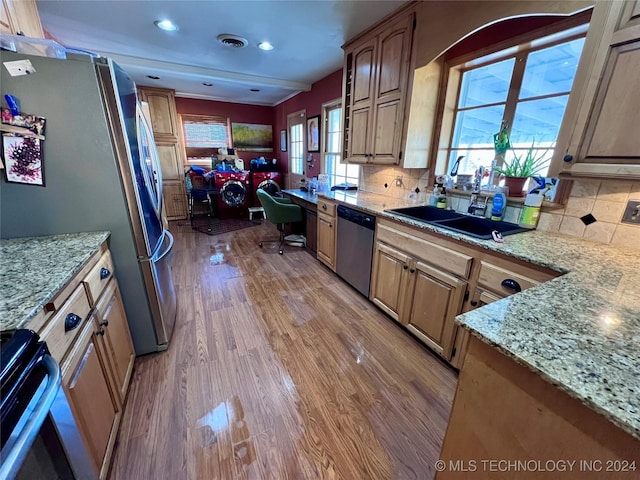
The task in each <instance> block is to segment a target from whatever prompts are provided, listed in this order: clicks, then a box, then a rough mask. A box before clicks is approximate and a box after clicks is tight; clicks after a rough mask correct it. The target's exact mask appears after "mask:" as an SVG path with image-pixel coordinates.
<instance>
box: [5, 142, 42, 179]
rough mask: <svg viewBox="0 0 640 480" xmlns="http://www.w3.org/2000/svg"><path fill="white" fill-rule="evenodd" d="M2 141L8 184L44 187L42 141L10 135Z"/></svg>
mask: <svg viewBox="0 0 640 480" xmlns="http://www.w3.org/2000/svg"><path fill="white" fill-rule="evenodd" d="M2 140H3V142H2V143H3V153H4V164H5V165H4V166H5V174H6V177H7V182H11V183H26V184H28V185H40V186H44V176H43V173H42V148H41V143H40V140H39V139H37V138H33V137H16V136H10V135H3V137H2Z"/></svg>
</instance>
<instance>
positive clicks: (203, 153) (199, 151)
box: [179, 113, 233, 166]
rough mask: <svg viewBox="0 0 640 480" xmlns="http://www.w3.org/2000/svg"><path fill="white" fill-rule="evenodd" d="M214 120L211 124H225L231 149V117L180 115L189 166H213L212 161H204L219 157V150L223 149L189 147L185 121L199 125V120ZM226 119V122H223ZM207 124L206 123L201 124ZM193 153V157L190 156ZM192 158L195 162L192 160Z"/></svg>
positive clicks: (182, 138) (228, 144)
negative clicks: (207, 158)
mask: <svg viewBox="0 0 640 480" xmlns="http://www.w3.org/2000/svg"><path fill="white" fill-rule="evenodd" d="M205 119H209V120H214V121H212V122H209V123H218V124H222V123H224V124H225V128H226V130H227V135H226V139H227V145H226V146H227V148H231V145H233V137H232V132H231V119H230V118H229V117H225V116H224V115H200V114H191V113H182V114H180V115H179V122H180V137H181V140H182V145H183V148H184V155H185V161H186V164H187V165H204V164H206V165H207V166H211V160H210V159H209V160H207V161H205V160H202V159H203V158H206V157H215V156H217V155H218V148H221V147H188V146H187V136H186V132H185V129H184V126H185V121H191V122H194V123H198V120H205ZM223 119H224V122H222V121H221V120H223ZM201 123H205V122H201ZM190 153H191V155H190ZM190 158H192V159H193V160H190Z"/></svg>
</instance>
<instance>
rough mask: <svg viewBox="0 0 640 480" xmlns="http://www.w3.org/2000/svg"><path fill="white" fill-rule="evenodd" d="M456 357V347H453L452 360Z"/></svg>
mask: <svg viewBox="0 0 640 480" xmlns="http://www.w3.org/2000/svg"><path fill="white" fill-rule="evenodd" d="M455 356H456V347H453V350H451V358H453V357H455Z"/></svg>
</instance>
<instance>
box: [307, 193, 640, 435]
mask: <svg viewBox="0 0 640 480" xmlns="http://www.w3.org/2000/svg"><path fill="white" fill-rule="evenodd" d="M301 193H304V192H301ZM321 196H325V197H326V198H331V199H334V200H336V201H338V202H341V203H345V204H347V205H351V206H354V207H357V208H359V209H361V210H363V211H366V212H369V213H373V214H375V215H377V216H380V217H386V218H390V219H393V220H396V221H399V222H402V223H405V224H408V225H412V226H415V227H417V228H420V229H423V230H426V231H430V232H434V233H439V234H442V235H444V236H446V237H449V238H453V239H456V240H460V241H462V242H464V243H467V244H471V245H475V246H477V247H480V248H484V249H487V250H490V251H493V252H497V253H501V254H504V255H507V256H510V257H513V258H517V259H520V260H524V261H526V262H530V263H532V264H535V265H539V266H542V267H547V268H550V269H552V270H555V271H557V272H560V273H563V274H565V275H562V276H560V277H558V278H555V279H553V280H551V281H549V282H546V283H543V284H541V285H539V286H536V287H534V288H531V289H529V290H526V291H524V292H521V293H519V294H516V295H512V296H510V297H507V298H505V299H502V300H500V301H497V302H494V303H491V304H489V305H487V306H485V307H482V308H478V309H476V310H473V311H471V312H467V313H465V314H463V315H460V316H458V317H457V318H456V321H457V322H458V323H459V324H460V325H462V326H463V327H464V328H467V329H468V330H469V331H470V332H471V333H472V334H473V335H475V336H476V337H478V338H480V339H481V340H483V341H484V342H486V343H488V344H490V345H492V346H494V347H495V348H497V349H498V350H500V351H501V352H503V353H504V354H506V355H508V356H510V357H512V358H513V359H514V360H515V361H516V362H518V363H520V364H522V365H524V366H526V367H528V368H529V369H531V370H532V371H534V372H535V373H537V374H538V375H540V376H541V377H542V378H544V379H545V380H546V381H548V382H550V383H552V384H553V385H556V386H557V387H558V388H560V389H562V390H564V391H565V392H567V393H568V394H569V395H571V396H573V397H574V398H576V399H578V400H580V401H581V402H583V403H584V404H585V405H587V406H588V407H590V408H591V409H593V410H595V411H597V412H599V413H601V414H603V415H604V416H606V417H607V418H608V419H609V420H610V421H611V422H613V423H614V424H616V425H617V426H619V427H620V428H621V429H623V430H625V431H626V432H628V433H630V434H631V435H633V436H634V437H636V438H638V439H640V353H639V352H640V348H639V346H640V288H639V287H638V286H639V285H640V251H638V250H634V249H628V248H621V247H614V246H610V245H603V244H598V243H592V242H587V241H584V240H581V239H578V238H573V237H568V236H564V235H559V234H553V233H548V232H540V231H535V230H534V231H531V232H525V233H520V234H517V235H511V236H506V237H505V239H504V243H502V244H500V243H496V242H494V241H493V240H480V239H476V238H473V237H469V236H467V235H462V234H458V233H455V232H452V231H449V230H446V229H443V228H440V227H437V226H434V225H428V224H425V223H422V222H418V221H412V220H410V219H407V218H404V217H401V216H398V215H394V214H393V213H390V212H385V211H384V210H386V209H390V208H398V207H403V206H409V205H410V204H409V203H408V202H406V201H402V200H394V199H392V198H387V197H382V196H380V195H375V194H371V193H367V192H330V193H327V194H321Z"/></svg>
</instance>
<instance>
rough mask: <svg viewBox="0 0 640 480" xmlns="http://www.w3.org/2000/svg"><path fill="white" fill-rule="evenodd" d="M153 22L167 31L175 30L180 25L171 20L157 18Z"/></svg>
mask: <svg viewBox="0 0 640 480" xmlns="http://www.w3.org/2000/svg"><path fill="white" fill-rule="evenodd" d="M153 24H154V25H155V26H156V27H158V28H159V29H160V30H164V31H165V32H175V31H176V30H178V26H177V25H176V24H175V23H173V22H172V21H171V20H156V21H155V22H153Z"/></svg>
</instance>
